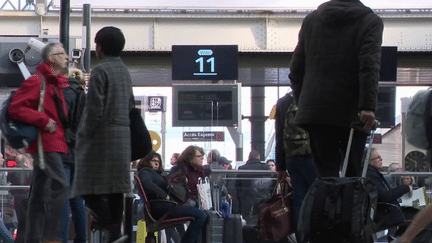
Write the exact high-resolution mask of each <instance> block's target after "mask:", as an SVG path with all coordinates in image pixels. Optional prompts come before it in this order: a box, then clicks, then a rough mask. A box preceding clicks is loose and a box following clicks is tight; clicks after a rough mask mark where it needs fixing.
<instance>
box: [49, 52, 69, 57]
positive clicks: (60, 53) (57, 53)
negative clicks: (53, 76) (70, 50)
mask: <svg viewBox="0 0 432 243" xmlns="http://www.w3.org/2000/svg"><path fill="white" fill-rule="evenodd" d="M57 55H66V53H64V52H56V53H53V54H50V56H57Z"/></svg>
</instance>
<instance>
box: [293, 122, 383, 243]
mask: <svg viewBox="0 0 432 243" xmlns="http://www.w3.org/2000/svg"><path fill="white" fill-rule="evenodd" d="M351 129H352V130H351V134H350V140H351V139H352V136H353V129H354V128H351ZM373 137H374V132H372V135H371V136H370V138H369V145H372V141H373ZM350 146H351V144H349V145H348V148H350ZM369 157H370V146H369V149H368V152H367V155H366V156H365V160H364V167H363V173H362V177H345V172H346V166H347V164H348V158H345V159H344V164H343V166H344V168H343V169H342V175H341V177H323V178H318V179H317V180H315V182H314V183H313V184H312V186H311V187H310V188H309V190H308V192H307V194H306V196H305V198H304V199H303V204H302V206H301V209H300V217H299V223H298V228H297V231H298V233H299V235H300V239H301V240H302V242H304V243H315V242H320V243H321V242H346V243H372V242H373V233H374V231H373V226H374V225H373V219H374V217H375V211H376V208H377V198H378V196H377V191H376V187H375V184H374V182H373V181H372V179H370V178H366V169H367V163H368V161H369Z"/></svg>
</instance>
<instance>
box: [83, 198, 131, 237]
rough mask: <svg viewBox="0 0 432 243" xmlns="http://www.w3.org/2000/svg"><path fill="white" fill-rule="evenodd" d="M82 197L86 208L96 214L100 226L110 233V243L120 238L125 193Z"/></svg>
mask: <svg viewBox="0 0 432 243" xmlns="http://www.w3.org/2000/svg"><path fill="white" fill-rule="evenodd" d="M82 197H83V198H84V201H85V204H86V206H87V207H88V208H90V209H91V210H92V211H93V212H94V213H95V214H96V217H97V221H98V223H99V225H100V226H101V227H102V228H104V229H107V230H108V231H109V232H110V239H109V242H113V241H114V240H117V239H118V238H120V237H121V223H122V219H123V208H124V203H123V200H124V195H123V193H114V194H100V195H99V194H92V195H83V196H82Z"/></svg>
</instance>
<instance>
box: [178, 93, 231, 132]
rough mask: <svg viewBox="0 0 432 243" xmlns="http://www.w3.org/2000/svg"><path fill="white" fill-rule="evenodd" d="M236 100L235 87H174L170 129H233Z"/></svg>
mask: <svg viewBox="0 0 432 243" xmlns="http://www.w3.org/2000/svg"><path fill="white" fill-rule="evenodd" d="M237 97H238V94H237V85H195V86H180V87H174V105H173V107H174V111H173V126H233V125H234V124H237V120H238V102H237Z"/></svg>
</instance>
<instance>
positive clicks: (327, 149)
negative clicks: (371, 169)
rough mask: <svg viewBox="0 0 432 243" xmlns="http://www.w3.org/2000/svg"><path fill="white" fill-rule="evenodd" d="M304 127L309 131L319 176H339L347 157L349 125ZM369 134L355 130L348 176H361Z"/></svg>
mask: <svg viewBox="0 0 432 243" xmlns="http://www.w3.org/2000/svg"><path fill="white" fill-rule="evenodd" d="M303 128H304V129H305V130H307V131H308V132H309V138H310V145H311V149H312V155H313V158H314V163H315V168H316V171H317V175H318V176H319V177H339V171H340V169H341V165H342V162H343V158H344V157H345V151H346V149H347V144H348V138H349V134H350V130H351V129H350V128H349V127H342V126H334V125H325V124H309V125H304V126H303ZM367 136H368V134H366V133H364V132H362V131H358V130H355V132H354V136H353V140H352V144H351V149H350V154H349V160H348V168H347V173H346V176H347V177H359V176H360V174H361V168H362V163H361V162H362V159H363V151H364V148H365V143H366V138H367Z"/></svg>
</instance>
